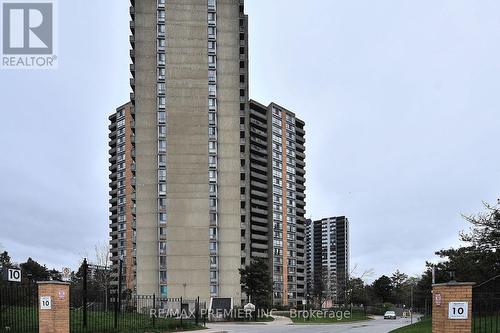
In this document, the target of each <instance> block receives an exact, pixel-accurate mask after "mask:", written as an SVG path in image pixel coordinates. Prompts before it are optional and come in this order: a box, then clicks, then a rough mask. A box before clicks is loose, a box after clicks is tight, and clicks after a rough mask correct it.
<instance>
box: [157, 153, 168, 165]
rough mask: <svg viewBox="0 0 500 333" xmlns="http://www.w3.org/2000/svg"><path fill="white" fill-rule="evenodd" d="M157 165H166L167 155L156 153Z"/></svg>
mask: <svg viewBox="0 0 500 333" xmlns="http://www.w3.org/2000/svg"><path fill="white" fill-rule="evenodd" d="M158 165H159V166H160V167H165V166H166V165H167V155H158Z"/></svg>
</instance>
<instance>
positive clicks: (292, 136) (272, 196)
mask: <svg viewBox="0 0 500 333" xmlns="http://www.w3.org/2000/svg"><path fill="white" fill-rule="evenodd" d="M242 123H244V124H247V126H246V127H243V126H242V129H245V130H246V133H245V134H243V132H242V133H241V137H242V140H243V142H244V144H245V146H244V148H242V152H245V154H242V160H241V170H242V174H241V179H242V185H244V186H242V188H241V195H242V203H241V209H242V215H241V221H242V230H241V236H242V259H241V262H242V265H248V264H249V263H250V262H251V260H252V259H255V258H264V259H266V260H268V263H269V267H270V270H271V275H272V276H271V278H272V280H273V303H274V304H277V305H296V304H297V303H299V304H300V303H301V301H302V299H304V297H305V294H304V293H305V217H304V215H305V147H304V145H305V131H304V122H303V121H302V120H300V119H298V118H297V117H296V116H295V114H294V113H293V112H290V111H288V110H287V109H285V108H283V107H281V106H279V105H277V104H275V103H271V104H270V105H269V106H264V105H262V104H260V103H258V102H255V101H250V104H249V111H248V112H247V113H246V117H245V119H244V121H243V120H242Z"/></svg>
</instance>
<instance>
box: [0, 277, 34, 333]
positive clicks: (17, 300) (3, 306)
mask: <svg viewBox="0 0 500 333" xmlns="http://www.w3.org/2000/svg"><path fill="white" fill-rule="evenodd" d="M0 332H11V333H31V332H38V287H37V285H36V284H32V283H28V284H18V283H13V282H10V283H6V284H4V285H1V286H0Z"/></svg>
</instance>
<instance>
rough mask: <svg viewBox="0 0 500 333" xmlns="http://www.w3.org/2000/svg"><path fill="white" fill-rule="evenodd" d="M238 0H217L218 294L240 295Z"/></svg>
mask: <svg viewBox="0 0 500 333" xmlns="http://www.w3.org/2000/svg"><path fill="white" fill-rule="evenodd" d="M239 17H240V16H239V1H238V0H218V1H217V33H218V35H217V46H218V48H217V57H218V59H217V75H218V82H217V89H218V90H217V99H218V103H219V108H218V119H219V122H218V129H219V165H218V166H219V284H220V285H219V296H220V297H233V298H234V299H235V301H236V302H239V299H240V297H241V287H240V275H239V271H238V269H239V268H240V262H241V255H240V247H241V243H240V239H241V238H240V125H239V123H240V112H239V103H240V102H239V100H240V97H239V72H240V69H239Z"/></svg>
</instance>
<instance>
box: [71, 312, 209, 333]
mask: <svg viewBox="0 0 500 333" xmlns="http://www.w3.org/2000/svg"><path fill="white" fill-rule="evenodd" d="M82 318H83V316H82V312H81V311H77V310H73V311H71V332H74V333H76V332H77V333H137V332H148V333H153V332H162V333H163V332H174V331H189V330H196V329H201V328H202V327H201V326H196V325H195V324H194V322H192V321H186V320H183V322H182V325H181V321H180V320H178V319H171V318H168V319H167V318H156V319H155V320H154V322H153V319H152V318H150V317H149V316H148V315H143V314H139V313H130V312H129V313H121V314H120V315H119V316H118V329H114V313H113V312H112V311H110V312H98V311H89V312H88V313H87V328H86V329H83V325H82V324H83V323H82V320H83V319H82ZM201 323H202V322H201V321H200V324H201Z"/></svg>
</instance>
